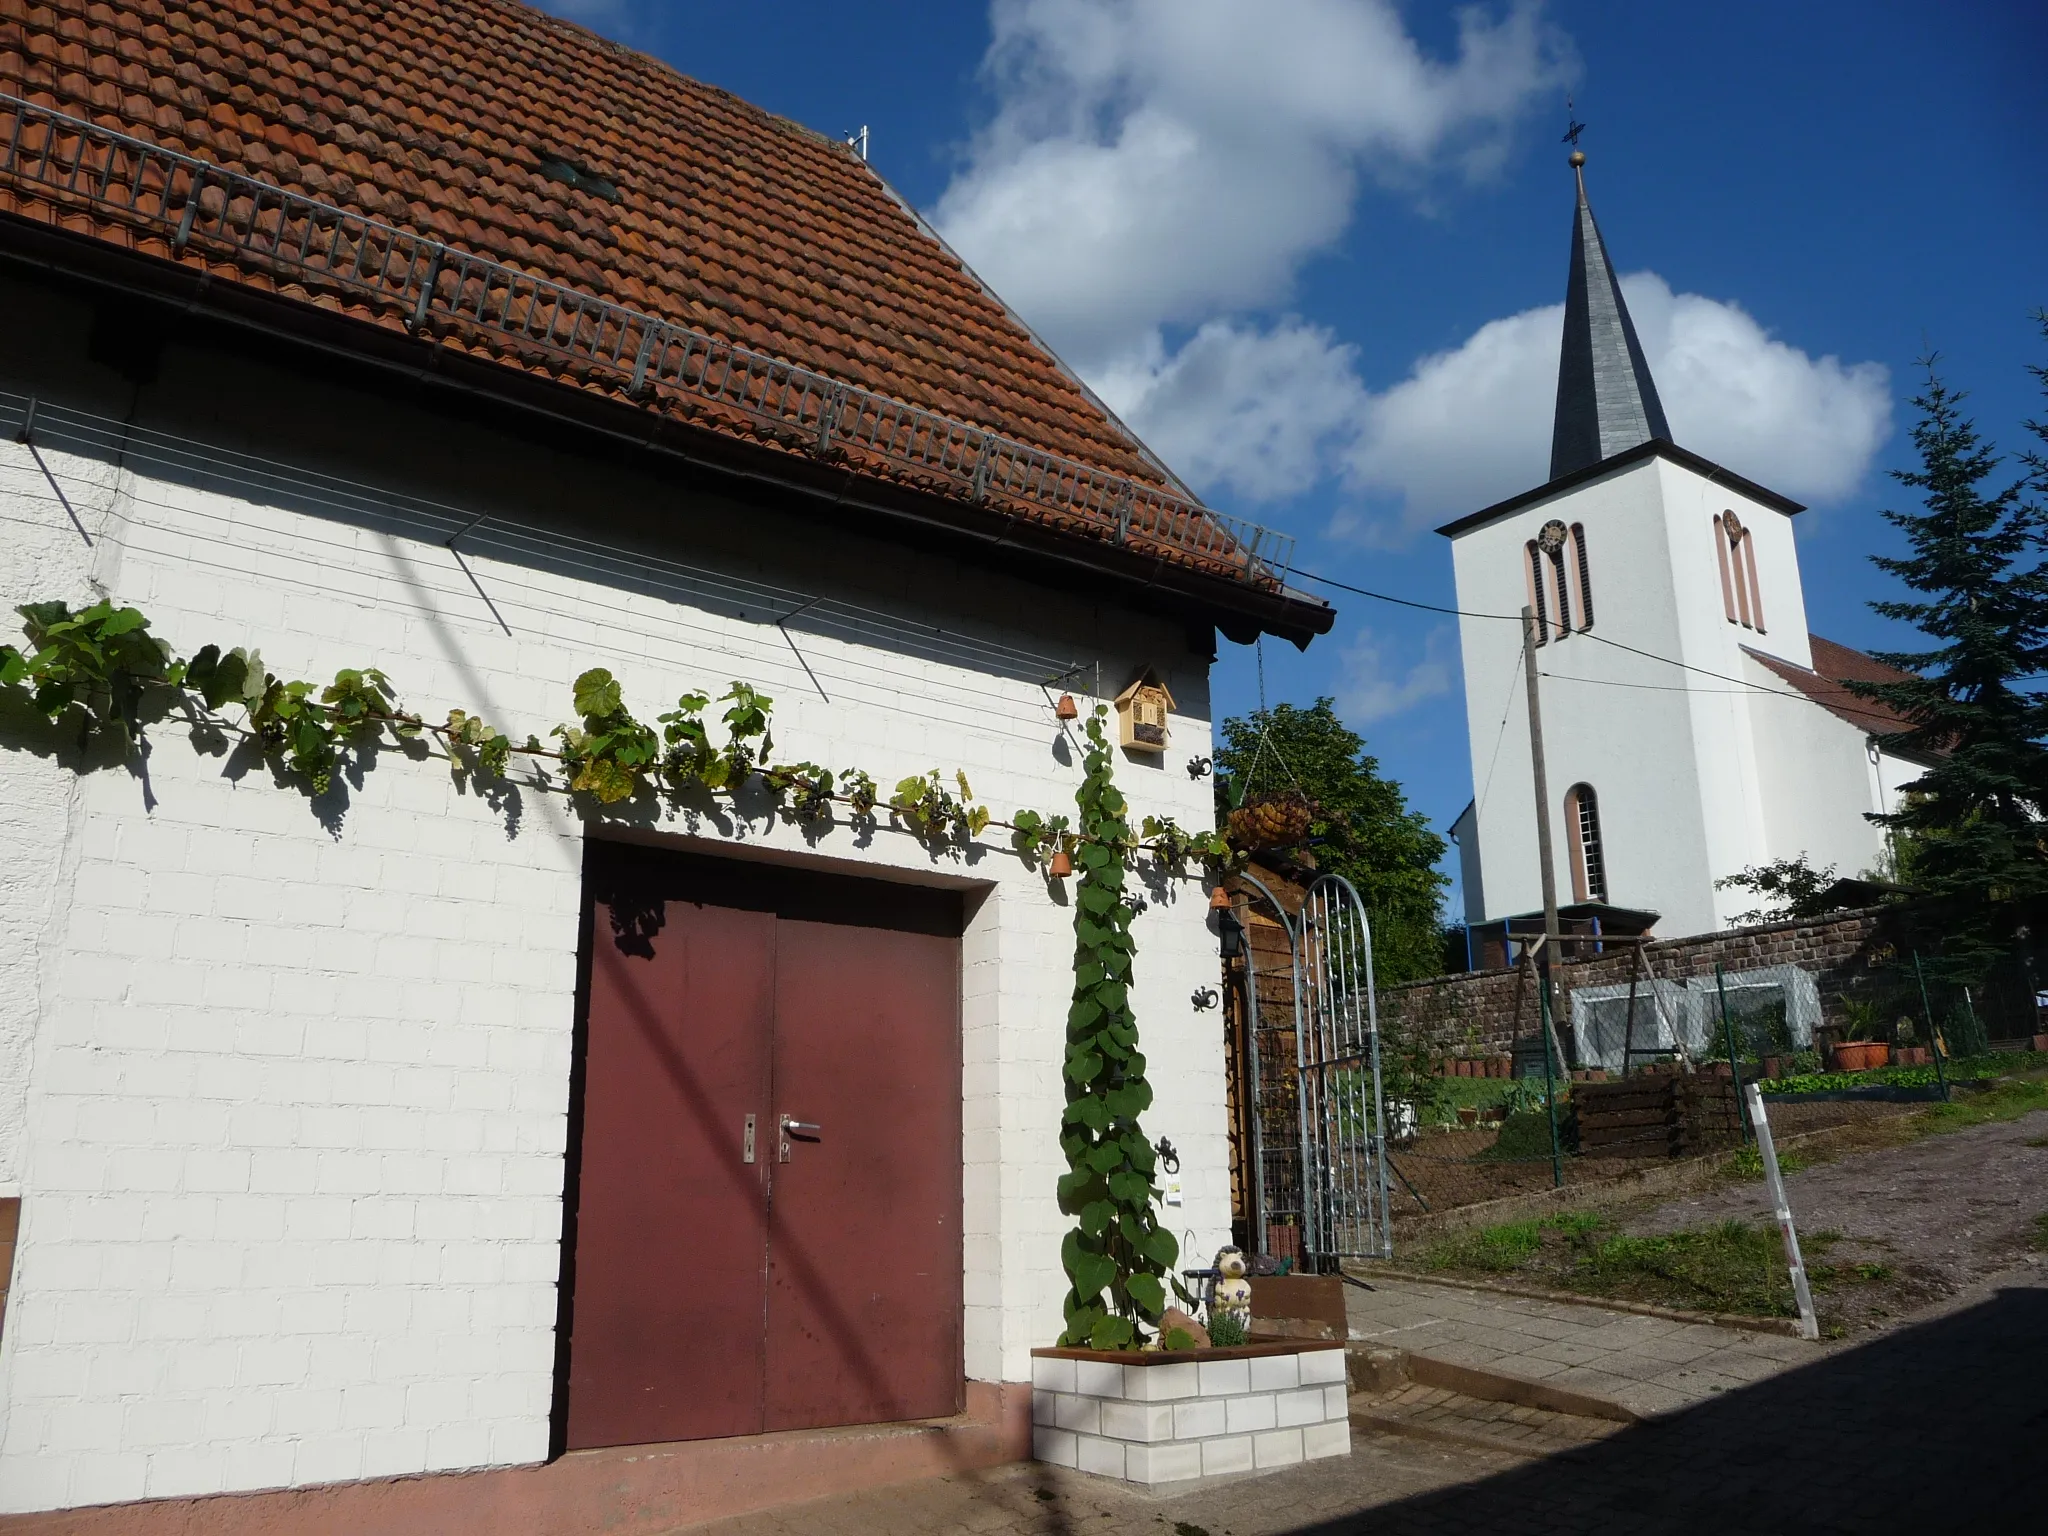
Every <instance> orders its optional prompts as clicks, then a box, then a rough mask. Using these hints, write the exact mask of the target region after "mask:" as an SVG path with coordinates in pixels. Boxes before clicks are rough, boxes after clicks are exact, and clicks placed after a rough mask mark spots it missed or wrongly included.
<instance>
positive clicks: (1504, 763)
mask: <svg viewBox="0 0 2048 1536" xmlns="http://www.w3.org/2000/svg"><path fill="white" fill-rule="evenodd" d="M1658 495H1659V490H1658V479H1657V469H1656V461H1654V460H1648V461H1641V462H1638V463H1636V464H1632V465H1629V466H1626V467H1624V468H1622V469H1619V470H1616V471H1614V472H1612V473H1610V474H1607V475H1603V476H1601V477H1599V478H1597V479H1595V480H1592V481H1589V482H1587V483H1585V484H1582V485H1579V486H1575V487H1573V488H1571V489H1570V490H1568V491H1565V492H1562V493H1560V494H1558V495H1556V496H1552V497H1548V498H1545V499H1543V500H1540V501H1538V502H1535V503H1533V504H1531V505H1529V506H1526V507H1523V508H1521V509H1518V510H1517V511H1516V512H1514V513H1512V514H1510V515H1508V516H1506V517H1503V518H1500V519H1498V520H1496V521H1495V522H1493V523H1490V524H1487V525H1485V526H1483V527H1479V528H1475V529H1471V530H1469V531H1467V532H1465V533H1462V534H1460V535H1459V536H1458V537H1457V538H1456V539H1455V540H1454V541H1453V544H1452V559H1453V564H1454V569H1455V573H1456V577H1457V584H1458V593H1459V599H1460V601H1459V606H1460V607H1461V608H1465V609H1467V610H1471V611H1476V612H1485V613H1519V612H1520V610H1521V608H1522V606H1523V604H1524V603H1525V602H1526V601H1527V596H1526V588H1525V584H1524V580H1523V575H1522V562H1523V558H1524V545H1525V544H1526V542H1527V541H1528V540H1529V539H1530V538H1532V537H1534V536H1535V533H1536V530H1537V529H1539V528H1540V527H1541V526H1542V525H1543V524H1544V523H1545V522H1546V521H1547V520H1549V519H1550V518H1552V517H1556V518H1560V519H1562V520H1563V521H1565V522H1566V523H1581V524H1583V525H1584V527H1585V529H1586V547H1587V553H1588V564H1589V567H1590V573H1591V585H1592V589H1593V612H1594V626H1593V631H1592V635H1574V636H1572V637H1571V638H1569V639H1566V640H1563V641H1553V642H1552V643H1550V644H1547V645H1545V646H1543V647H1542V648H1541V649H1540V650H1539V651H1538V653H1537V659H1538V668H1539V670H1540V671H1541V672H1542V673H1544V674H1548V675H1546V676H1543V677H1542V678H1541V679H1540V680H1539V687H1540V688H1541V690H1542V705H1543V721H1544V745H1545V756H1546V759H1547V763H1546V766H1547V769H1548V778H1549V787H1550V791H1551V806H1550V814H1551V817H1552V821H1551V828H1552V838H1553V851H1554V859H1555V864H1556V880H1557V889H1558V892H1559V897H1560V900H1563V901H1569V900H1571V899H1572V875H1571V858H1570V844H1569V829H1568V828H1567V826H1566V824H1565V817H1564V797H1565V794H1566V792H1567V791H1568V790H1570V788H1571V787H1572V786H1573V785H1574V784H1577V783H1581V782H1583V783H1588V784H1591V785H1592V786H1593V788H1594V790H1595V793H1596V795H1597V796H1598V801H1599V807H1600V821H1601V831H1602V841H1603V844H1604V851H1605V854H1606V860H1607V872H1608V898H1609V899H1610V900H1611V901H1614V902H1616V903H1617V904H1620V905H1625V906H1640V907H1647V908H1650V909H1652V910H1656V911H1660V912H1664V913H1665V914H1666V915H1667V917H1670V918H1675V919H1676V920H1677V921H1678V922H1680V923H1681V924H1684V923H1689V922H1690V921H1692V920H1693V919H1692V914H1691V913H1690V912H1689V911H1687V910H1686V909H1685V903H1686V901H1687V895H1686V893H1687V892H1688V891H1689V890H1693V889H1696V888H1697V887H1698V886H1699V885H1700V884H1701V883H1702V882H1703V881H1704V880H1706V879H1707V878H1708V877H1707V875H1706V870H1707V867H1708V866H1707V858H1706V846H1705V841H1704V828H1703V827H1702V825H1701V823H1700V821H1699V819H1698V817H1697V816H1696V815H1689V814H1688V811H1687V807H1688V806H1689V805H1695V804H1697V802H1698V793H1697V783H1696V775H1697V771H1698V769H1697V765H1696V763H1695V761H1694V755H1693V753H1692V751H1691V749H1690V745H1689V741H1690V733H1691V731H1692V729H1693V727H1692V722H1691V719H1690V716H1689V714H1688V711H1687V708H1686V698H1687V696H1686V694H1684V693H1683V692H1679V691H1672V686H1671V685H1672V672H1673V669H1672V668H1671V667H1669V666H1668V665H1665V664H1663V663H1660V662H1657V661H1654V660H1651V659H1650V658H1648V657H1644V656H1639V655H1634V654H1632V653H1631V652H1629V651H1624V650H1620V649H1618V648H1616V647H1614V646H1610V645H1603V644H1601V643H1600V642H1599V640H1597V639H1595V638H1593V636H1611V637H1613V638H1615V639H1617V640H1623V641H1625V642H1626V643H1627V644H1628V645H1630V646H1633V647H1636V648H1637V649H1639V650H1643V651H1649V652H1651V653H1653V654H1654V655H1672V654H1675V653H1676V651H1677V647H1678V645H1679V634H1678V630H1677V626H1676V624H1675V623H1674V614H1675V611H1676V604H1675V593H1674V590H1673V584H1672V569H1673V564H1672V559H1671V556H1670V552H1669V549H1668V546H1667V543H1666V528H1665V524H1664V520H1663V519H1662V518H1661V517H1660V516H1659V515H1658V511H1657V499H1658ZM1460 635H1461V639H1462V643H1463V645H1464V655H1465V673H1466V709H1467V718H1468V730H1469V732H1470V740H1471V744H1472V758H1473V764H1472V774H1473V786H1474V795H1475V800H1476V802H1477V815H1478V821H1479V841H1480V850H1481V862H1482V866H1483V880H1484V889H1485V898H1486V908H1487V912H1486V915H1487V916H1488V917H1489V918H1498V917H1501V916H1505V915H1507V914H1510V913H1515V912H1527V911H1533V910H1538V909H1540V908H1541V906H1542V892H1541V883H1540V878H1539V874H1538V869H1537V858H1536V826H1535V816H1534V806H1533V803H1532V800H1531V797H1530V794H1529V788H1528V786H1529V784H1530V782H1531V772H1532V770H1531V760H1530V753H1529V741H1528V727H1527V723H1526V721H1527V713H1526V711H1527V705H1526V702H1525V700H1524V699H1523V698H1522V696H1521V689H1520V682H1521V675H1522V660H1521V636H1520V632H1519V630H1518V628H1517V626H1515V625H1513V624H1506V623H1500V622H1497V621H1488V620H1481V619H1465V620H1462V621H1461V629H1460ZM1504 717H1505V718H1506V725H1505V727H1503V725H1502V720H1503V718H1504ZM1496 743H1498V748H1497V749H1496ZM1695 905H1697V904H1696V903H1695ZM1674 908H1678V910H1673V909H1674ZM1707 915H1709V916H1710V915H1711V914H1707ZM1659 927H1660V931H1667V932H1685V931H1689V929H1687V928H1684V927H1679V928H1670V927H1669V926H1668V925H1666V924H1660V925H1659Z"/></svg>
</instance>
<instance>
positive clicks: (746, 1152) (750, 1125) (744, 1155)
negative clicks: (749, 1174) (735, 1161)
mask: <svg viewBox="0 0 2048 1536" xmlns="http://www.w3.org/2000/svg"><path fill="white" fill-rule="evenodd" d="M753 1160H754V1117H753V1116H752V1115H749V1116H747V1129H746V1132H745V1134H744V1135H743V1136H742V1137H741V1139H740V1161H741V1162H743V1163H751V1162H752V1161H753Z"/></svg>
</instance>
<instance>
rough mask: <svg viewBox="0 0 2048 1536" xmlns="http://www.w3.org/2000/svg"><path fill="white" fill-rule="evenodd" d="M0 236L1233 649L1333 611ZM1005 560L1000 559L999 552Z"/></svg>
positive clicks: (326, 349)
mask: <svg viewBox="0 0 2048 1536" xmlns="http://www.w3.org/2000/svg"><path fill="white" fill-rule="evenodd" d="M0 232H4V239H0V257H4V258H5V259H7V260H10V261H12V262H14V263H15V264H17V265H21V266H26V267H30V268H35V269H40V270H42V271H44V272H45V273H47V274H50V275H52V276H54V277H57V278H58V279H60V280H68V281H83V282H85V283H88V284H91V285H92V286H95V287H98V288H102V289H113V290H115V291H118V292H122V293H125V294H129V295H133V296H135V297H138V298H142V299H145V300H152V301H155V302H158V303H161V304H165V305H168V306H170V307H172V308H174V309H175V310H176V311H177V312H178V313H179V314H182V315H187V316H195V317H200V318H203V319H207V320H212V321H218V322H221V323H224V324H227V325H230V326H233V327H235V328H237V329H239V330H242V331H244V332H253V333H256V334H258V335H260V336H262V337H264V338H266V339H268V340H270V341H272V342H275V343H278V344H282V345H286V346H291V347H298V348H304V349H307V350H310V351H314V352H321V353H327V354H330V355H333V354H340V355H343V356H346V357H349V358H350V359H352V360H354V361H356V362H359V363H362V364H366V365H369V366H372V367H375V368H379V369H383V370H388V371H391V372H395V373H400V374H403V375H405V376H407V377H410V378H413V379H415V380H418V381H420V382H423V383H430V384H435V385H439V386H443V387H446V388H448V389H450V390H451V391H455V392H459V393H467V394H470V395H473V396H480V397H484V398H487V399H489V400H491V401H493V402H494V403H496V404H498V405H500V406H503V407H505V408H507V409H510V410H513V411H517V412H520V413H522V414H525V415H527V416H529V417H534V416H538V417H545V418H548V419H551V420H553V421H555V422H558V423H561V424H563V425H566V426H569V427H572V428H575V429H578V430H582V431H589V432H595V433H599V434H602V435H603V436H604V437H606V438H609V439H611V440H613V441H624V442H627V443H631V444H633V445H634V446H636V447H638V448H640V449H642V450H645V451H648V452H652V453H656V454H659V455H663V456H666V457H670V458H675V459H680V460H684V461H687V462H690V463H692V464H695V465H697V466H699V467H701V468H705V469H709V470H712V471H714V472H717V473H720V474H723V475H727V476H731V477H733V478H735V479H737V480H742V481H753V482H767V483H772V484H774V485H776V486H778V487H780V488H781V489H783V490H785V491H787V492H790V493H793V494H795V495H797V496H799V497H802V498H805V499H806V500H809V501H812V502H815V503H817V504H819V505H821V506H828V507H836V508H847V507H858V508H860V509H862V510H865V511H871V512H874V513H877V514H879V515H880V516H882V517H884V518H887V519H888V520H889V522H890V523H891V524H892V525H893V526H894V527H895V528H896V529H897V531H898V533H899V535H900V534H903V533H907V532H909V531H910V530H911V529H917V530H920V531H922V532H923V533H925V534H927V535H930V536H931V537H934V538H937V539H940V540H943V541H950V542H954V543H965V544H968V545H973V546H979V547H980V548H981V549H982V550H983V551H984V552H986V551H988V550H989V549H991V548H1001V549H1004V550H1005V551H1010V552H1014V553H1015V554H1016V555H1019V556H1024V557H1026V558H1027V559H1028V560H1031V561H1034V562H1036V563H1039V564H1040V565H1042V566H1044V567H1045V568H1046V569H1047V570H1049V571H1050V570H1064V571H1067V572H1070V573H1071V572H1072V571H1074V570H1075V569H1076V568H1079V569H1081V570H1084V571H1086V572H1088V573H1089V575H1090V576H1091V577H1093V578H1094V579H1096V580H1099V581H1102V582H1104V583H1106V584H1108V585H1109V586H1111V587H1113V588H1115V589H1117V590H1119V591H1121V592H1123V593H1125V594H1126V595H1127V596H1129V597H1132V598H1135V599H1138V600H1140V601H1141V602H1143V603H1144V604H1145V605H1147V606H1158V607H1164V608H1169V609H1171V610H1173V611H1174V612H1176V613H1178V614H1179V615H1180V616H1181V617H1183V618H1186V619H1189V620H1192V621H1196V622H1203V623H1209V624H1213V625H1214V626H1215V627H1216V628H1217V629H1218V630H1220V631H1221V632H1222V633H1223V634H1224V635H1225V637H1226V638H1228V639H1231V640H1233V641H1237V642H1238V643H1241V644H1249V643H1250V642H1251V641H1252V640H1253V639H1256V638H1257V636H1258V635H1260V634H1262V633H1263V634H1270V635H1273V636H1274V637H1275V638H1278V639H1283V640H1287V641H1290V642H1292V643H1293V644H1294V645H1296V646H1299V647H1303V648H1305V647H1306V646H1307V645H1308V643H1309V642H1310V641H1311V640H1313V639H1314V638H1316V637H1317V636H1319V635H1325V634H1328V633H1329V632H1330V630H1331V628H1332V627H1333V625H1334V624H1335V622H1336V610H1335V609H1334V608H1332V607H1331V606H1330V605H1329V604H1328V603H1326V602H1323V601H1322V600H1321V599H1318V598H1313V597H1310V596H1308V595H1306V594H1304V593H1301V592H1298V591H1296V590H1294V589H1293V588H1282V589H1281V590H1280V591H1278V592H1271V591H1265V590H1262V589H1259V588H1256V587H1253V586H1251V585H1249V584H1246V583H1241V582H1236V581H1232V580H1229V579H1226V578H1224V577H1220V576H1212V575H1208V574H1206V573H1204V572H1201V571H1199V570H1194V569H1190V568H1188V567H1186V566H1181V565H1177V564H1175V563H1174V562H1173V561H1170V560H1167V559H1165V558H1163V557H1160V556H1157V555H1148V554H1145V553H1142V552H1140V551H1138V550H1136V549H1128V550H1127V549H1120V548H1117V547H1116V546H1113V545H1108V544H1095V543H1085V542H1082V541H1079V540H1076V539H1074V538H1073V537H1071V536H1070V535H1066V534H1062V533H1059V532H1057V531H1055V530H1052V529H1048V528H1044V527H1041V526H1039V525H1037V524H1035V523H1032V522H1030V521H1029V520H1027V519H1024V518H1019V517H1016V516H1013V515H1010V514H1007V513H1004V512H1001V511H999V510H991V509H986V508H981V507H977V506H973V505H970V504H967V503H963V502H961V501H959V500H958V499H956V498H951V497H945V496H939V495H934V494H931V493H929V492H924V491H919V490H916V489H914V488H911V487H908V486H903V485H899V484H897V483H895V482H893V481H890V480H887V479H884V478H880V477H875V476H868V475H863V474H860V473H858V472H855V471H849V470H847V469H845V468H843V467H839V466H835V465H833V464H831V463H829V462H825V461H819V460H812V459H805V458H801V457H799V456H797V455H794V454H790V453H787V452H784V451H780V450H777V449H775V448H770V447H766V446H762V445H758V444H753V443H748V442H745V441H743V440H741V439H739V438H736V437H732V436H729V435H727V434H724V433H719V432H715V431H712V430H710V429H708V428H703V427H697V426H693V425H691V424H689V423H687V422H683V421H679V420H677V419H676V418H675V417H672V416H669V415H666V414H662V413H659V412H654V411H650V410H648V409H646V408H645V407H644V406H640V405H637V404H634V403H631V402H629V401H624V400H620V399H617V398H615V397H612V396H609V395H604V394H599V393H596V392H593V391H591V390H588V389H584V388H582V387H580V386H578V385H576V384H573V383H569V382H566V381H563V380H560V379H557V378H554V377H552V376H550V375H546V374H540V373H535V372H531V371H529V370H527V369H523V368H518V367H513V366H509V365H507V364H504V363H499V362H495V361H492V360H489V359H482V358H476V357H472V356H469V355H467V354H465V353H463V352H460V351H458V350H455V349H451V348H447V347H443V346H440V345H439V344H438V343H436V342H435V341H433V340H431V339H428V338H420V337H413V336H409V335H407V334H405V333H404V332H402V331H397V330H393V329H390V328H387V327H385V326H380V325H376V324H373V323H371V322H369V321H366V320H362V319H358V318H357V317H355V316H352V315H347V314H341V313H337V312H335V311H332V310H328V309H324V308H321V307H319V306H317V305H311V304H306V303H303V302H300V301H298V300H295V299H292V298H290V297H288V296H286V295H283V294H279V293H274V292H271V291H269V290H266V289H262V288H257V287H253V286H249V285H244V284H239V283H221V282H214V281H212V280H211V279H210V278H209V276H208V274H205V273H203V272H196V271H194V270H192V269H191V268H188V267H185V266H182V265H179V264H177V263H173V262H166V261H163V260H160V259H158V258H157V257H154V256H150V255H146V254H142V253H138V252H133V251H129V250H126V249H124V248H122V247H120V246H117V245H114V244H111V243H110V242H107V241H104V240H100V239H96V238H94V237H92V236H89V235H80V234H76V233H73V232H71V231H68V230H61V229H54V228H52V227H50V226H49V225H46V224H43V223H40V222H38V221H36V220H32V219H24V218H20V217H18V216H16V215H14V214H12V213H5V212H0ZM1005 563H1006V564H1009V563H1010V562H1009V560H1008V559H1007V558H1006V561H1005Z"/></svg>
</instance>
